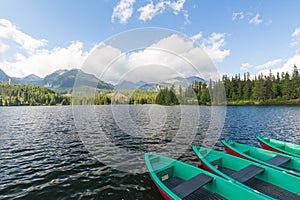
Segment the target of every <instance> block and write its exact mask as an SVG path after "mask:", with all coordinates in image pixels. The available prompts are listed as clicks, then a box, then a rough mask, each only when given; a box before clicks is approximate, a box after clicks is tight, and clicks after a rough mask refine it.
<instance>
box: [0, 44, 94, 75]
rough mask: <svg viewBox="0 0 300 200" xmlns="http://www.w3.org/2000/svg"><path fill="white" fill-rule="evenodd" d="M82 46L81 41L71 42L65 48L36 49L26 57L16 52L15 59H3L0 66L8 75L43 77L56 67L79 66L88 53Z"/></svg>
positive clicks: (71, 67)
mask: <svg viewBox="0 0 300 200" xmlns="http://www.w3.org/2000/svg"><path fill="white" fill-rule="evenodd" d="M82 46H83V44H82V43H81V42H73V43H72V44H71V45H70V46H68V47H67V48H61V47H58V48H54V49H52V50H46V49H42V50H37V51H36V52H35V53H34V54H32V55H29V56H28V57H26V56H24V55H22V54H20V53H17V54H16V55H15V61H12V62H8V61H3V62H1V63H0V66H1V68H2V69H3V70H4V71H5V72H6V73H7V74H8V75H10V76H17V77H20V76H26V75H29V74H36V75H38V76H41V77H43V76H45V75H47V74H50V73H52V72H54V71H55V70H58V69H73V68H79V67H80V66H81V64H82V62H83V61H84V60H85V59H86V57H87V55H88V53H87V52H83V51H82Z"/></svg>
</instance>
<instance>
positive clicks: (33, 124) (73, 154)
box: [0, 105, 300, 199]
mask: <svg viewBox="0 0 300 200" xmlns="http://www.w3.org/2000/svg"><path fill="white" fill-rule="evenodd" d="M214 109H215V110H214ZM225 111H226V112H225ZM189 113H190V114H189ZM214 115H220V116H221V117H220V118H213V116H214ZM0 116H1V117H0V119H1V123H0V199H12V198H16V199H18V198H20V199H33V198H35V199H91V198H93V199H161V196H160V194H159V192H158V191H157V189H156V188H155V186H154V184H153V183H152V181H151V179H150V177H149V176H148V174H147V173H146V172H145V166H144V163H143V157H142V155H143V153H144V152H159V153H162V154H165V155H174V156H175V157H179V159H180V160H182V161H185V162H188V163H190V164H193V165H195V166H198V163H197V160H196V158H195V156H194V154H193V152H192V151H191V148H190V147H191V145H193V144H206V142H205V141H206V139H208V140H210V141H211V142H213V143H212V144H214V142H215V140H217V142H216V144H215V145H214V147H213V148H215V149H220V150H221V149H222V146H221V144H220V142H219V140H220V139H228V140H233V141H238V142H242V143H246V144H250V145H254V146H258V143H257V141H256V139H255V136H256V135H263V136H268V137H273V138H277V139H282V140H287V141H290V142H294V143H298V144H299V143H300V107H296V106H239V107H214V108H212V107H207V106H183V107H180V106H171V107H170V106H166V107H165V106H158V105H136V106H134V105H131V106H115V107H112V106H96V107H93V106H90V107H88V106H87V107H75V108H74V109H72V107H71V106H65V107H1V108H0ZM223 116H224V121H222V117H223ZM212 120H215V124H211V123H210V121H212ZM223 122H224V124H223ZM215 125H218V126H219V127H216V126H215ZM223 125H224V126H223ZM220 126H221V129H220ZM179 132H180V133H182V134H181V135H180V134H178V133H179ZM178 135H179V137H178ZM180 145H181V146H180Z"/></svg>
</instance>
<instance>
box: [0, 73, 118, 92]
mask: <svg viewBox="0 0 300 200" xmlns="http://www.w3.org/2000/svg"><path fill="white" fill-rule="evenodd" d="M9 78H11V80H12V83H17V84H31V85H36V86H45V87H47V88H49V89H52V90H54V91H55V92H57V93H61V94H70V93H72V90H73V86H74V82H75V79H76V78H77V80H80V83H81V86H87V87H95V86H97V88H98V89H113V85H111V84H109V83H106V82H104V81H101V80H99V79H98V78H97V77H96V76H94V75H92V74H87V73H85V72H83V71H81V70H79V69H72V70H57V71H55V72H53V73H52V74H49V75H47V76H46V77H45V78H41V77H38V76H36V75H34V74H31V75H28V76H25V77H23V78H18V77H9V76H8V75H6V74H5V72H4V71H2V70H1V69H0V81H6V82H7V81H8V80H9Z"/></svg>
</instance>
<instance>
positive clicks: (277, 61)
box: [255, 58, 282, 69]
mask: <svg viewBox="0 0 300 200" xmlns="http://www.w3.org/2000/svg"><path fill="white" fill-rule="evenodd" d="M280 63H282V59H281V58H279V59H275V60H271V61H268V62H266V63H264V64H262V65H258V66H256V67H255V68H256V69H269V68H271V67H273V66H275V65H278V64H280Z"/></svg>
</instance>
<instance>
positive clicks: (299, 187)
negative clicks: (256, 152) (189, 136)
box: [193, 146, 300, 199]
mask: <svg viewBox="0 0 300 200" xmlns="http://www.w3.org/2000/svg"><path fill="white" fill-rule="evenodd" d="M193 150H194V152H195V153H196V155H197V157H198V159H199V161H200V162H201V166H202V167H203V168H204V169H206V170H208V171H210V172H212V173H215V174H218V175H220V176H222V177H223V178H225V179H227V180H231V181H238V182H239V183H240V185H243V186H244V187H245V188H252V189H254V190H257V191H259V192H261V193H264V194H266V195H268V196H271V197H273V198H276V199H300V178H298V177H296V176H293V175H290V174H287V173H283V172H281V171H278V170H276V169H273V168H271V167H268V166H265V165H261V164H258V163H255V162H252V161H249V160H245V159H243V158H239V157H236V156H232V155H229V154H226V153H224V152H220V151H215V150H211V149H207V148H203V147H198V146H193Z"/></svg>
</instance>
